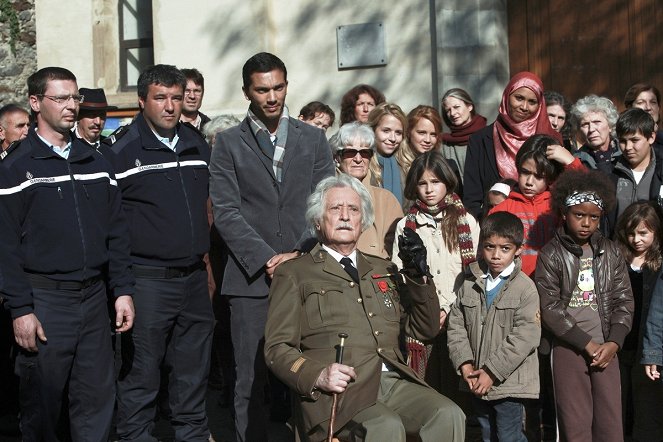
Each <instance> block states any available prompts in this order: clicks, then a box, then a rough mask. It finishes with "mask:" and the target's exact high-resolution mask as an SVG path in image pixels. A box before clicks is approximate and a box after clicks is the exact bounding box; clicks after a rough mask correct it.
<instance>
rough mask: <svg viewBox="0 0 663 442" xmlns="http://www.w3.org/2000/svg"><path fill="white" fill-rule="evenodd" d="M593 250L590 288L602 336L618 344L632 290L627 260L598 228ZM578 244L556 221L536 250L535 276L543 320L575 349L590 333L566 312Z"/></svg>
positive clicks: (628, 320) (624, 330)
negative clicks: (554, 229)
mask: <svg viewBox="0 0 663 442" xmlns="http://www.w3.org/2000/svg"><path fill="white" fill-rule="evenodd" d="M590 245H591V247H592V250H593V252H594V264H593V268H594V293H595V294H596V296H597V302H598V309H599V317H600V318H601V328H602V329H603V337H604V339H605V341H606V342H607V341H611V342H614V343H616V344H617V345H619V347H620V348H621V346H622V344H623V343H624V338H625V337H626V335H627V334H628V332H629V330H630V329H631V323H632V320H633V310H634V303H633V293H632V291H631V282H630V280H629V277H628V271H627V269H626V261H625V260H624V258H623V256H622V254H621V253H620V251H619V249H618V248H617V245H616V244H615V243H613V242H612V241H610V240H609V239H606V238H605V237H603V235H601V234H600V233H599V232H596V233H595V234H594V235H592V237H591V238H590ZM581 256H582V249H581V247H580V246H579V245H578V244H576V243H575V242H574V241H573V240H572V239H571V238H570V237H569V236H568V235H567V234H566V233H565V231H564V227H560V228H559V229H558V230H557V232H555V237H554V238H553V239H552V240H551V241H550V242H549V243H548V244H547V245H546V246H545V247H544V248H543V249H541V251H540V252H539V258H538V262H537V265H536V273H535V278H534V281H535V283H536V287H537V289H538V291H539V298H540V301H541V318H542V319H543V325H544V327H545V328H547V329H548V330H550V331H551V332H552V333H553V335H554V336H555V337H556V338H558V339H561V340H563V341H565V342H567V343H569V344H571V345H572V346H573V347H574V348H576V349H577V350H578V351H581V352H582V351H583V350H584V349H585V346H586V345H587V344H588V343H589V341H590V340H591V337H590V336H589V335H588V334H587V333H585V332H584V331H583V330H581V329H580V327H578V325H577V324H576V321H575V319H574V318H573V317H572V316H571V315H570V314H569V313H568V312H567V310H566V309H567V307H568V305H569V301H570V300H571V294H572V293H573V289H574V287H575V285H576V284H577V281H578V273H579V268H580V257H581Z"/></svg>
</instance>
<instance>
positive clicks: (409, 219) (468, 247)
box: [405, 193, 477, 269]
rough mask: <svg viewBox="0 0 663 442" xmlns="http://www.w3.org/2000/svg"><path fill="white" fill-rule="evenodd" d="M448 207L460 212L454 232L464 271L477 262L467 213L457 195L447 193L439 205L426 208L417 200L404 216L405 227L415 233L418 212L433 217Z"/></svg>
mask: <svg viewBox="0 0 663 442" xmlns="http://www.w3.org/2000/svg"><path fill="white" fill-rule="evenodd" d="M449 206H454V207H456V208H457V209H458V210H459V211H460V216H459V217H458V224H457V225H456V231H457V232H458V249H459V251H460V259H461V261H462V263H463V269H465V268H466V267H467V266H468V265H470V263H473V262H474V261H476V260H477V258H476V254H475V253H474V244H472V231H471V230H470V225H469V224H468V223H467V211H466V210H465V206H463V203H462V202H461V200H460V198H459V197H458V195H456V194H455V193H448V194H447V196H445V197H444V199H443V200H442V201H440V203H439V204H437V205H435V206H427V205H426V204H424V203H423V202H421V201H420V200H419V199H417V200H416V201H415V203H414V204H413V205H412V207H410V210H409V211H408V214H407V215H406V216H405V227H409V228H410V229H412V230H414V231H415V232H416V231H417V222H416V216H417V214H418V213H419V212H423V213H427V214H429V215H431V216H435V215H437V214H438V213H440V212H442V211H444V209H446V208H447V207H449Z"/></svg>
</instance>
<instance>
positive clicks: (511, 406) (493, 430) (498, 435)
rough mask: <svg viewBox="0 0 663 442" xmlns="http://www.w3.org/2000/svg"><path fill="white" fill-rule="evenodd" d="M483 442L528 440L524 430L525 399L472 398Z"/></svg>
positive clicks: (519, 441) (523, 441)
mask: <svg viewBox="0 0 663 442" xmlns="http://www.w3.org/2000/svg"><path fill="white" fill-rule="evenodd" d="M472 403H473V405H474V412H475V413H476V416H477V420H478V421H479V425H481V439H482V440H483V442H498V441H500V442H527V437H525V433H524V432H523V412H524V405H523V403H524V402H523V401H520V400H518V399H499V400H495V401H484V400H482V399H478V398H476V397H473V398H472Z"/></svg>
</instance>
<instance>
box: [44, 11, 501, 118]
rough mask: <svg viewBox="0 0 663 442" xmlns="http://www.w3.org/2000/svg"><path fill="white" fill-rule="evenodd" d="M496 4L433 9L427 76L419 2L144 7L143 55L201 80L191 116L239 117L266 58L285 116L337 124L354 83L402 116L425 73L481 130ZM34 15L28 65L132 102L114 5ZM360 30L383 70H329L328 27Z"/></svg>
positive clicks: (493, 96)
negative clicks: (122, 88)
mask: <svg viewBox="0 0 663 442" xmlns="http://www.w3.org/2000/svg"><path fill="white" fill-rule="evenodd" d="M144 1H148V0H144ZM505 2H506V0H437V1H435V2H434V3H435V19H436V21H437V26H436V28H437V29H436V32H435V36H436V45H437V48H436V55H437V65H436V69H433V66H432V65H431V60H432V57H431V32H430V14H429V8H430V2H429V1H428V0H409V1H407V2H402V1H397V0H364V1H362V2H357V1H356V0H336V1H332V0H320V1H311V0H252V1H237V0H187V1H179V0H152V5H153V20H154V22H153V23H154V56H155V62H156V63H167V64H175V65H177V66H178V67H181V68H183V67H195V68H198V69H199V70H200V71H201V72H202V73H203V75H204V76H205V80H206V93H205V98H204V101H203V108H202V110H203V111H204V112H206V113H207V114H209V115H212V116H214V115H217V114H220V113H234V114H239V115H242V114H244V113H245V112H246V108H247V102H246V100H245V99H244V96H243V94H242V91H241V85H242V84H241V83H242V82H241V69H242V65H243V64H244V62H245V61H246V60H247V58H249V57H250V56H251V55H253V54H255V53H257V52H260V51H269V52H273V53H275V54H277V55H278V56H279V57H280V58H281V59H282V60H283V61H284V62H285V64H286V66H287V68H288V80H289V88H288V99H287V104H288V105H289V108H290V112H291V114H295V115H296V114H297V112H298V111H299V109H300V108H301V107H302V106H303V105H304V104H306V103H307V102H309V101H312V100H321V101H323V102H326V103H327V104H329V105H330V106H332V108H333V109H334V110H335V111H336V112H337V117H338V114H339V113H340V99H341V96H342V95H343V93H344V92H345V91H346V90H348V89H349V88H350V87H352V86H354V85H355V84H358V83H369V84H372V85H374V86H376V87H378V88H379V89H381V90H382V91H383V92H384V93H385V95H386V97H387V99H388V100H389V101H393V102H396V103H398V104H399V105H400V106H401V107H402V108H403V110H404V111H405V112H408V111H409V110H410V109H412V108H413V107H414V106H416V105H418V104H433V105H435V106H436V107H437V106H439V102H438V100H433V98H432V94H433V85H432V82H433V80H432V78H433V75H434V74H435V72H436V73H437V77H436V79H437V88H438V94H439V95H441V94H442V93H444V91H445V90H446V89H448V88H450V87H456V86H458V87H464V88H466V89H468V91H469V92H470V93H471V94H472V95H473V96H474V97H475V101H477V103H478V104H479V110H480V111H482V113H484V115H486V117H488V120H489V121H492V120H493V119H494V115H495V111H496V109H497V104H498V102H499V95H500V94H501V91H502V88H503V87H504V85H505V84H506V82H507V81H508V49H507V45H508V38H507V33H506V29H507V28H506V12H505V11H506V4H505ZM36 16H37V56H38V64H39V67H43V66H47V65H62V66H65V67H68V68H69V69H71V70H72V71H73V72H74V73H75V74H76V75H77V77H78V79H79V84H80V85H81V86H92V87H103V88H105V90H106V93H107V95H108V98H109V101H111V102H112V103H113V104H117V105H121V106H133V105H135V103H136V95H135V93H118V92H117V91H118V90H119V85H118V82H119V67H118V61H117V60H118V55H117V52H118V29H117V26H118V20H117V0H67V1H66V2H65V1H62V0H36ZM368 22H382V23H383V24H384V32H385V45H386V52H387V57H388V63H387V65H386V66H382V67H374V68H365V69H349V70H339V69H338V68H337V50H336V29H337V27H338V26H340V25H350V24H357V23H368ZM438 99H439V98H438Z"/></svg>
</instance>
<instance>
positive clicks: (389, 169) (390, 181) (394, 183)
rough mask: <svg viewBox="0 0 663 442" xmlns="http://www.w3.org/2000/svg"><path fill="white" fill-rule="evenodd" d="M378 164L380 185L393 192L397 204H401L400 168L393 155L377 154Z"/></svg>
mask: <svg viewBox="0 0 663 442" xmlns="http://www.w3.org/2000/svg"><path fill="white" fill-rule="evenodd" d="M377 157H378V164H380V169H382V187H383V188H385V189H387V190H388V191H390V192H391V193H393V194H394V196H395V197H396V199H397V200H398V204H400V205H401V206H402V205H403V189H401V168H400V166H399V165H398V162H397V161H396V157H395V156H394V155H392V156H390V157H383V156H382V155H380V154H379V153H378V154H377Z"/></svg>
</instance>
